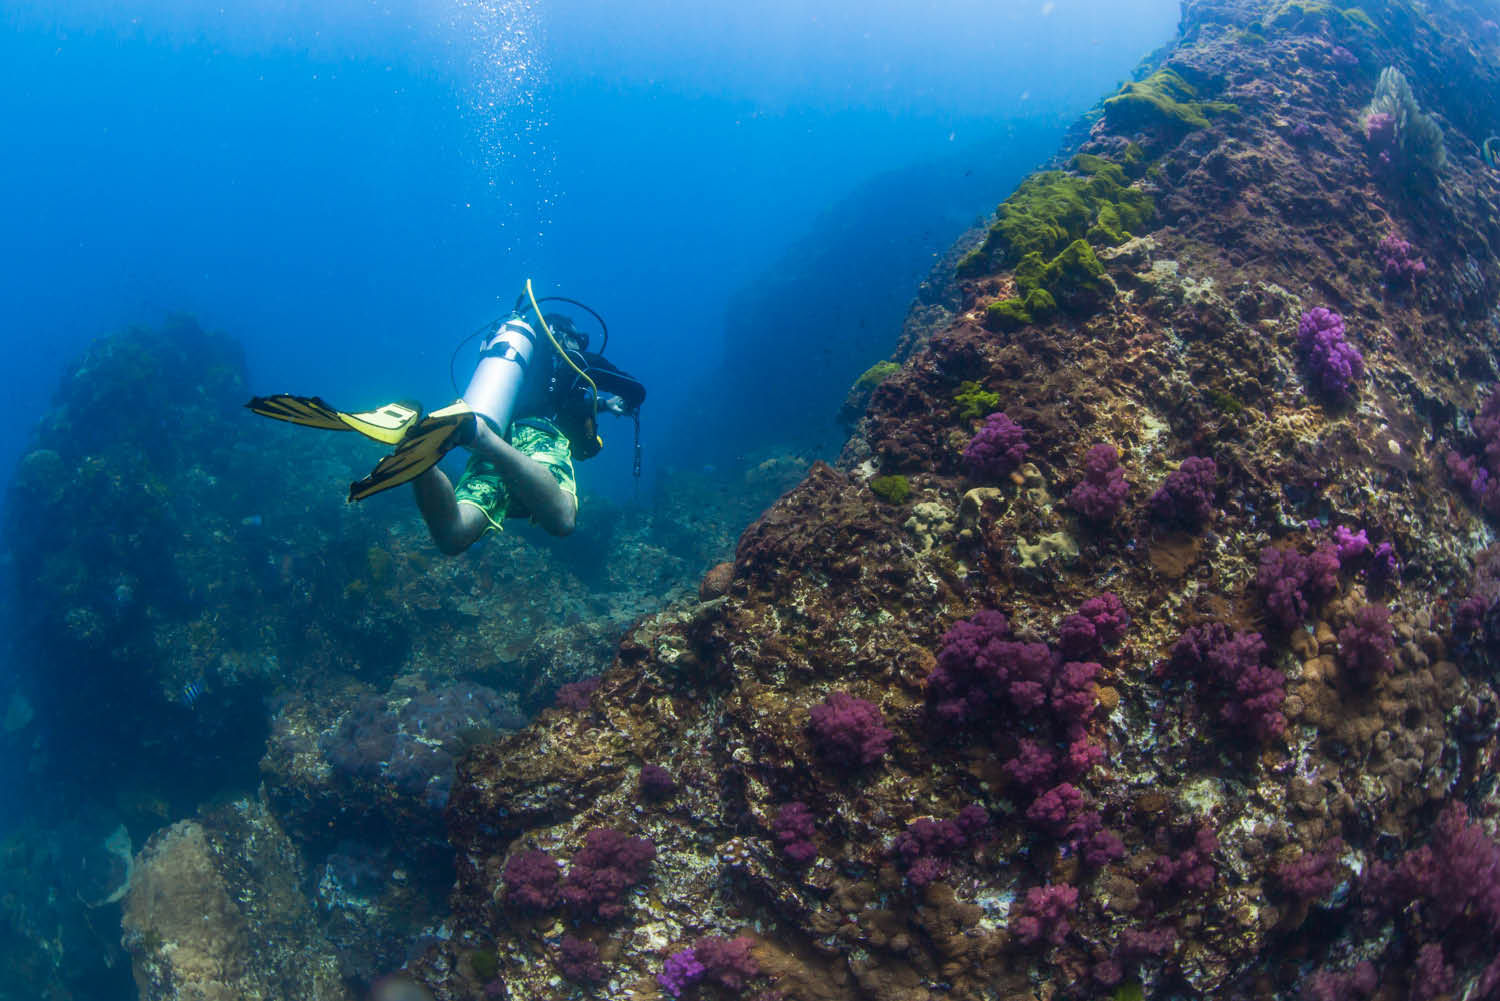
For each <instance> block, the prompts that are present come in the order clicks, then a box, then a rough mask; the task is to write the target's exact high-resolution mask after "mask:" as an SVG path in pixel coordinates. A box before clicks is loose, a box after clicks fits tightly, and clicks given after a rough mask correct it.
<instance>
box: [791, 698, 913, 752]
mask: <svg viewBox="0 0 1500 1001" xmlns="http://www.w3.org/2000/svg"><path fill="white" fill-rule="evenodd" d="M807 731H808V735H809V736H810V737H811V738H812V742H813V747H814V748H816V750H817V752H818V755H819V757H821V758H822V759H823V760H824V761H826V762H828V763H829V764H831V765H835V766H837V767H840V768H862V767H864V766H866V765H873V764H874V763H875V762H877V761H879V760H880V759H881V758H883V757H884V756H885V752H886V750H887V748H889V747H890V746H891V738H892V737H893V734H892V733H891V731H890V730H888V729H886V726H885V718H884V717H883V716H881V714H880V708H879V707H878V706H876V705H875V703H873V702H870V701H868V700H866V699H861V698H856V697H855V696H853V695H850V694H849V693H848V692H833V693H831V694H830V695H829V696H828V698H827V699H825V700H824V701H823V702H822V703H820V704H818V705H815V706H813V707H812V710H811V711H810V713H809V720H808V725H807Z"/></svg>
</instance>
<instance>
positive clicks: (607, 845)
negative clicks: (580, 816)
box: [561, 827, 656, 920]
mask: <svg viewBox="0 0 1500 1001" xmlns="http://www.w3.org/2000/svg"><path fill="white" fill-rule="evenodd" d="M654 858H656V846H655V845H653V844H652V843H651V842H650V841H647V840H646V839H645V838H632V837H630V836H628V835H626V834H624V833H622V832H621V831H617V830H614V829H613V828H608V827H601V828H595V829H594V830H592V831H589V832H588V834H587V835H585V836H584V841H583V847H582V848H581V849H579V850H578V852H577V854H575V855H574V856H573V863H572V865H570V866H569V867H568V876H567V879H566V880H564V882H563V886H562V892H561V896H562V899H563V902H564V903H566V904H567V905H568V906H570V907H572V908H573V909H574V910H576V911H579V912H581V913H584V914H591V915H596V916H598V917H600V918H604V919H606V920H608V919H610V918H616V917H619V916H620V915H621V914H623V913H625V895H626V893H628V892H629V891H630V888H631V887H633V886H635V885H636V884H637V883H639V882H641V880H643V879H645V878H646V869H647V867H648V866H650V864H651V860H652V859H654Z"/></svg>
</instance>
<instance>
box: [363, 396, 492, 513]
mask: <svg viewBox="0 0 1500 1001" xmlns="http://www.w3.org/2000/svg"><path fill="white" fill-rule="evenodd" d="M475 420H476V417H475V415H474V411H473V410H471V409H469V405H468V404H467V403H465V402H464V401H463V400H459V401H458V402H457V403H455V404H453V405H452V406H450V407H444V408H443V409H442V410H438V411H435V412H433V413H431V414H428V415H427V416H426V417H424V418H422V420H420V421H418V422H417V423H416V425H415V426H413V427H412V428H411V429H410V430H408V431H407V433H406V435H405V437H403V438H402V439H401V442H400V443H399V444H398V445H397V446H396V450H395V451H394V452H392V453H391V454H390V455H388V456H386V457H385V458H384V459H381V460H380V462H378V463H376V465H375V468H374V469H372V470H370V475H369V476H366V477H365V478H364V479H362V480H358V481H357V482H355V483H351V484H350V485H349V499H350V500H351V501H360V500H364V499H365V498H366V497H370V496H373V495H374V494H378V493H380V492H381V491H382V490H389V489H391V487H396V486H400V485H401V484H403V483H407V482H409V481H411V480H414V479H416V478H417V477H418V476H421V475H422V474H423V473H425V472H427V470H429V469H431V468H432V467H433V466H435V465H437V464H438V461H439V460H441V459H442V457H443V456H445V455H447V454H448V453H449V452H451V451H453V450H454V449H455V448H458V447H459V446H461V445H467V444H469V443H470V442H472V441H473V440H474V421H475Z"/></svg>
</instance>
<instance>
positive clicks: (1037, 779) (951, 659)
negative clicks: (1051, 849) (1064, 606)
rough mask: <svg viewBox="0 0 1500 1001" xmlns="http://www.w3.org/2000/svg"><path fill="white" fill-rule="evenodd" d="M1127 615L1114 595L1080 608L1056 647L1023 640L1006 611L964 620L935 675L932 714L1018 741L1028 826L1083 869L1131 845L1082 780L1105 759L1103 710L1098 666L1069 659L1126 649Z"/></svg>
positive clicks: (1014, 769) (1016, 788)
mask: <svg viewBox="0 0 1500 1001" xmlns="http://www.w3.org/2000/svg"><path fill="white" fill-rule="evenodd" d="M1129 622H1130V616H1129V614H1128V613H1127V612H1126V610H1125V608H1124V606H1123V605H1122V604H1121V602H1120V600H1119V598H1117V597H1116V596H1115V595H1113V594H1108V593H1106V594H1101V595H1099V596H1097V597H1095V598H1091V599H1089V600H1088V601H1085V602H1084V603H1083V606H1082V607H1081V608H1080V610H1079V612H1078V613H1076V614H1075V615H1071V616H1068V617H1067V618H1066V619H1065V620H1064V621H1063V624H1062V626H1061V628H1060V634H1061V636H1060V638H1059V641H1058V646H1059V648H1060V649H1059V650H1053V649H1052V648H1051V647H1049V646H1048V645H1047V644H1045V643H1035V642H1024V641H1021V640H1018V639H1016V638H1014V637H1013V636H1012V635H1011V633H1010V624H1009V622H1008V620H1007V619H1006V618H1005V616H1004V615H1002V614H1001V613H999V612H993V611H988V612H980V613H978V614H977V615H975V616H973V617H972V618H970V619H968V620H965V621H961V622H957V623H955V624H954V625H953V627H952V628H951V629H950V630H949V631H948V634H947V636H945V637H944V642H943V646H942V648H941V649H940V650H939V653H938V663H937V666H936V667H935V668H934V669H933V671H932V673H931V674H930V675H929V676H928V693H929V696H930V698H931V700H932V706H933V711H934V713H935V714H936V715H937V716H938V718H939V719H942V720H944V721H945V722H949V723H969V722H980V721H984V722H986V723H988V724H989V725H990V727H991V729H990V734H991V737H992V738H993V739H998V740H1001V741H1007V740H1008V741H1013V746H1014V747H1015V752H1014V755H1013V757H1011V758H1010V760H1008V761H1007V762H1006V763H1005V764H1004V765H1003V766H1002V769H1003V771H1004V772H1005V774H1006V776H1007V777H1008V778H1009V779H1010V780H1011V782H1012V783H1013V787H1012V788H1013V795H1015V796H1016V798H1017V799H1018V802H1019V804H1020V805H1021V806H1022V807H1023V809H1024V811H1025V816H1026V818H1027V820H1028V822H1029V823H1030V825H1031V827H1032V828H1033V829H1034V830H1036V831H1038V832H1039V833H1041V834H1044V835H1045V836H1047V837H1049V838H1052V839H1055V840H1058V841H1061V842H1063V843H1064V844H1067V845H1070V846H1072V847H1073V848H1074V849H1076V850H1077V851H1078V852H1079V853H1080V855H1081V856H1082V858H1083V860H1084V862H1085V863H1086V864H1089V865H1092V866H1099V865H1103V864H1104V863H1105V862H1107V861H1110V860H1111V859H1116V858H1119V857H1121V855H1123V853H1124V845H1123V843H1122V842H1121V841H1120V839H1119V838H1118V837H1117V836H1115V835H1114V834H1112V833H1110V832H1108V831H1106V830H1104V829H1103V821H1102V819H1101V818H1100V816H1099V813H1098V811H1097V809H1095V808H1094V807H1093V806H1092V804H1091V803H1090V802H1089V800H1088V797H1087V796H1086V795H1085V793H1084V792H1083V791H1082V789H1080V788H1079V786H1078V783H1079V782H1080V781H1081V780H1082V779H1083V778H1084V777H1085V776H1086V775H1087V774H1088V772H1089V771H1090V770H1091V769H1092V768H1093V767H1094V766H1095V765H1097V764H1099V763H1100V762H1101V761H1102V760H1103V759H1104V749H1103V748H1102V747H1100V746H1099V745H1098V744H1096V743H1094V742H1093V741H1092V740H1090V739H1089V736H1088V730H1087V724H1088V721H1089V719H1090V718H1091V717H1092V715H1093V713H1094V711H1095V709H1096V708H1097V706H1098V700H1099V696H1098V686H1097V680H1098V676H1099V672H1100V671H1101V670H1102V668H1101V667H1100V665H1099V663H1098V662H1097V661H1092V660H1072V659H1068V656H1067V653H1068V652H1071V653H1073V654H1076V655H1077V656H1080V657H1082V656H1085V655H1089V654H1093V655H1097V654H1099V653H1101V652H1102V651H1103V649H1104V647H1105V645H1106V644H1113V643H1117V642H1119V640H1120V639H1121V638H1122V637H1123V636H1124V634H1125V630H1126V628H1127V626H1128V625H1129Z"/></svg>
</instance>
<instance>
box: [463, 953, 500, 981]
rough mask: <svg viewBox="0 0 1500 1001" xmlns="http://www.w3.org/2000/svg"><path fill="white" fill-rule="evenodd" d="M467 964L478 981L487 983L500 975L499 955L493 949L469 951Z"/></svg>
mask: <svg viewBox="0 0 1500 1001" xmlns="http://www.w3.org/2000/svg"><path fill="white" fill-rule="evenodd" d="M469 965H470V966H472V967H474V975H475V976H476V977H478V978H479V981H480V983H486V984H487V983H489V982H490V981H491V980H494V979H495V978H496V977H497V976H499V975H500V957H499V956H497V955H495V950H493V949H475V950H474V951H473V952H471V953H469Z"/></svg>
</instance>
